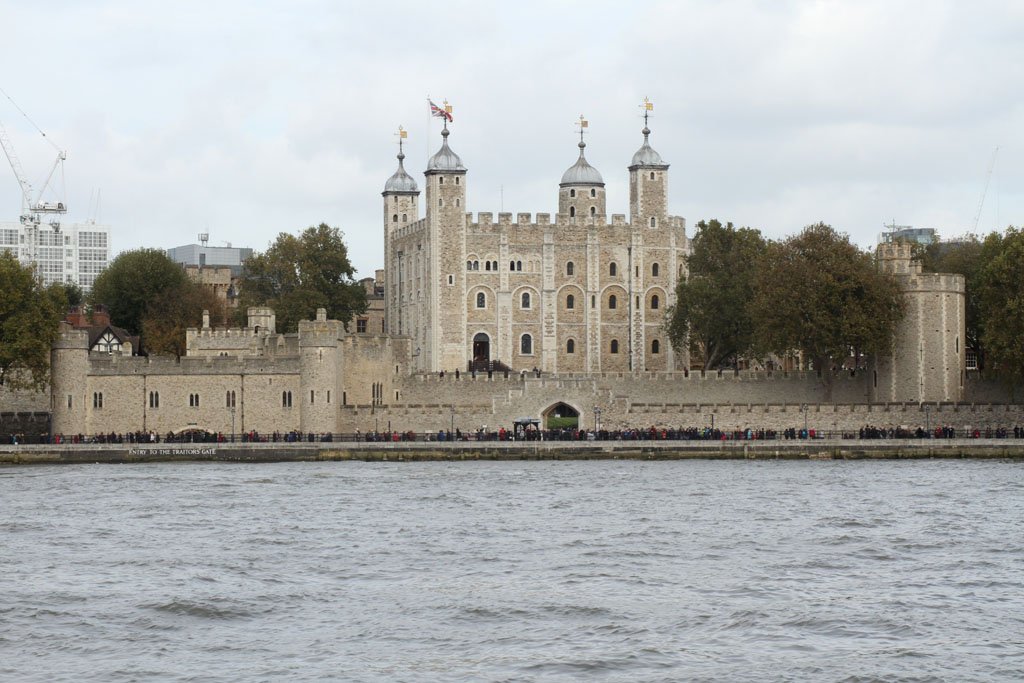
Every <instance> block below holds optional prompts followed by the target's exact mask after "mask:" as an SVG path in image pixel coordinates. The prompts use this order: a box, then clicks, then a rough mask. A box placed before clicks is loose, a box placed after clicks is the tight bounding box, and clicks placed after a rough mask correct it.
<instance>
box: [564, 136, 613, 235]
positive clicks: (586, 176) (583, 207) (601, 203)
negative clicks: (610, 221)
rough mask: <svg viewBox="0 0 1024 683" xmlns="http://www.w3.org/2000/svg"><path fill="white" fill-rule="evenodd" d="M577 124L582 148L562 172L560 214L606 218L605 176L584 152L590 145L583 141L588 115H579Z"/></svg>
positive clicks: (571, 216) (575, 217) (570, 217)
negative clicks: (572, 162) (571, 163)
mask: <svg viewBox="0 0 1024 683" xmlns="http://www.w3.org/2000/svg"><path fill="white" fill-rule="evenodd" d="M577 125H578V126H579V127H580V141H579V144H578V145H577V146H578V147H579V148H580V158H579V159H577V160H576V163H575V164H573V165H572V166H570V167H569V168H568V169H567V170H566V171H565V173H563V174H562V181H561V182H560V183H559V184H558V215H559V217H560V218H562V219H568V220H569V221H572V222H575V221H576V219H584V220H585V219H587V218H588V217H593V218H594V219H595V220H597V219H598V218H599V217H600V219H601V220H604V217H605V215H606V213H605V194H604V178H602V177H601V174H600V173H599V172H598V170H597V169H596V168H594V167H593V166H591V165H590V164H589V163H588V162H587V158H586V157H585V156H584V155H583V150H584V149H586V147H587V143H585V142H584V141H583V133H584V129H585V128H587V121H586V119H584V118H583V117H582V116H580V122H579V123H578V124H577Z"/></svg>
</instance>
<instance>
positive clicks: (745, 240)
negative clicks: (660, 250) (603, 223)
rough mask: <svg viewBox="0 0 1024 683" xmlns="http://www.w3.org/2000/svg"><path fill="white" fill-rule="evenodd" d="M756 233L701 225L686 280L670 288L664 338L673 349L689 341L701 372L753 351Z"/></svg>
mask: <svg viewBox="0 0 1024 683" xmlns="http://www.w3.org/2000/svg"><path fill="white" fill-rule="evenodd" d="M765 250H766V242H765V239H764V237H762V236H761V233H760V231H758V230H754V229H751V228H736V227H734V226H733V224H732V223H726V224H725V225H722V224H721V223H720V222H719V221H718V220H711V221H710V222H705V221H701V222H700V223H698V224H697V232H696V234H695V235H694V237H693V252H692V253H691V255H690V256H689V257H688V258H687V260H686V263H687V267H688V270H689V275H688V276H687V279H686V280H685V281H682V282H680V283H679V284H678V285H677V287H676V303H675V305H674V306H673V307H672V308H671V309H670V310H669V315H668V336H669V339H671V341H672V344H673V345H674V346H675V347H676V348H680V347H682V346H683V345H684V344H685V343H687V341H689V344H690V349H691V353H692V354H694V355H695V356H697V357H701V358H703V359H704V367H705V368H707V369H718V368H721V367H723V366H731V365H734V364H735V363H736V361H737V360H738V358H739V357H740V356H742V355H743V354H745V353H747V352H748V351H750V349H751V347H752V346H753V334H754V330H753V321H752V319H751V312H750V302H751V300H752V299H753V296H754V273H755V271H756V270H757V268H758V267H759V264H760V262H761V259H762V258H763V257H764V254H765Z"/></svg>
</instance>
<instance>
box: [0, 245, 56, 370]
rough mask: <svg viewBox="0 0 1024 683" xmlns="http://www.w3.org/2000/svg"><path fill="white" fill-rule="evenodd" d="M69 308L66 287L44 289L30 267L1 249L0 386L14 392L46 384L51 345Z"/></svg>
mask: <svg viewBox="0 0 1024 683" xmlns="http://www.w3.org/2000/svg"><path fill="white" fill-rule="evenodd" d="M67 306H68V304H67V297H66V295H65V292H64V287H62V286H61V285H51V286H50V287H46V288H44V287H43V285H42V283H41V281H40V280H39V278H37V277H36V274H35V271H34V269H33V268H32V267H31V266H23V265H22V264H20V263H19V262H18V259H16V258H15V257H14V256H13V255H12V254H11V253H10V252H9V251H7V250H0V384H4V385H7V386H8V387H10V388H12V389H42V388H43V387H44V386H45V385H46V383H47V381H48V380H49V374H50V346H51V345H52V344H53V342H54V340H56V338H57V333H58V329H57V324H58V323H59V322H60V320H61V319H62V318H63V317H64V312H65V311H66V310H67Z"/></svg>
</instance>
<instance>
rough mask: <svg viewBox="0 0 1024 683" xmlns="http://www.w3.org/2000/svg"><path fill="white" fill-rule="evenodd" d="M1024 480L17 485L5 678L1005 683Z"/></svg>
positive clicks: (1017, 618)
mask: <svg viewBox="0 0 1024 683" xmlns="http://www.w3.org/2000/svg"><path fill="white" fill-rule="evenodd" d="M1022 522H1024V464H1021V463H1006V462H971V461H952V460H949V461H915V462H761V461H758V462H711V461H698V462H636V461H614V460H612V461H604V462H521V463H520V462H473V463H415V464H414V463H405V464H403V463H365V462H348V463H288V464H259V465H250V464H198V463H183V464H182V463H167V464H152V465H95V466H62V467H13V468H4V469H0V541H2V546H0V680H4V681H7V680H10V681H47V682H51V681H76V682H79V681H103V682H105V683H106V682H118V681H204V682H206V681H278V680H282V681H283V680H287V681H320V680H353V681H433V680H438V681H461V680H467V681H478V680H479V681H534V680H536V681H547V680H552V681H576V680H586V681H590V680H600V681H679V680H694V681H703V680H707V681H712V680H714V681H766V680H768V681H774V680H780V681H786V680H792V681H807V680H827V681H873V680H886V681H903V680H905V681H966V680H971V681H1015V680H1022V679H1024V590H1022V583H1024V543H1022V541H1024V533H1022Z"/></svg>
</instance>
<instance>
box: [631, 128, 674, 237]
mask: <svg viewBox="0 0 1024 683" xmlns="http://www.w3.org/2000/svg"><path fill="white" fill-rule="evenodd" d="M640 132H641V133H643V136H644V143H643V144H642V145H641V146H640V149H638V150H637V151H636V154H634V155H633V159H632V161H630V163H629V219H630V222H631V223H633V225H644V226H646V227H648V228H659V227H662V226H664V227H666V228H667V227H668V164H666V163H665V162H664V161H663V160H662V158H661V155H660V154H658V153H657V152H655V151H654V148H652V147H651V144H650V139H649V138H650V135H651V129H650V128H648V127H647V120H646V115H645V116H644V128H643V130H642V131H640Z"/></svg>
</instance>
